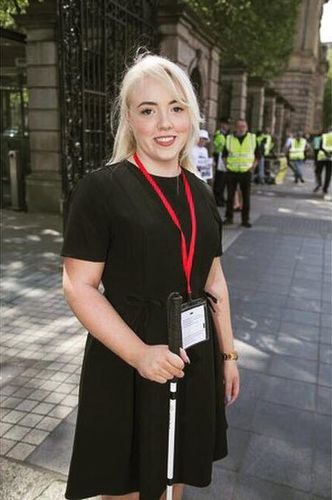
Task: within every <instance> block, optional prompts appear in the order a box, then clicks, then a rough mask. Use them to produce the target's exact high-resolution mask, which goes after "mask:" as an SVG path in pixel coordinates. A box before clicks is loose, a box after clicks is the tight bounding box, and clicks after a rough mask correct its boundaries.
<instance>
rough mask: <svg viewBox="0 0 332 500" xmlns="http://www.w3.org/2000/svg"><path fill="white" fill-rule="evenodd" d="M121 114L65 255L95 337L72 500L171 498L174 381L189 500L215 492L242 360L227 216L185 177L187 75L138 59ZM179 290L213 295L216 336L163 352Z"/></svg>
mask: <svg viewBox="0 0 332 500" xmlns="http://www.w3.org/2000/svg"><path fill="white" fill-rule="evenodd" d="M119 105H120V115H119V126H118V130H117V134H116V138H115V145H114V154H113V158H112V160H111V163H110V164H109V165H108V166H105V167H102V168H100V169H98V170H96V171H94V172H92V173H89V174H88V175H86V176H85V177H84V178H83V179H82V180H80V182H79V183H78V185H77V186H76V188H75V190H74V192H73V196H72V200H71V208H70V213H69V218H68V222H67V228H66V233H65V237H64V244H63V248H62V252H61V255H62V256H63V257H64V271H63V287H64V293H65V297H66V299H67V301H68V303H69V305H70V307H71V309H72V310H73V312H74V314H75V315H76V316H77V318H78V319H79V321H80V322H81V323H82V324H83V325H84V327H85V328H86V329H87V330H88V332H89V333H88V337H87V342H86V349H85V354H84V360H83V366H82V374H81V383H80V394H79V407H78V416H77V424H76V433H75V440H74V448H73V454H72V460H71V465H70V471H69V477H68V484H67V491H66V498H68V499H78V498H88V497H93V496H96V495H101V496H102V498H103V500H110V499H128V500H129V499H131V500H136V499H140V500H158V499H159V498H164V495H165V493H164V492H165V488H166V475H167V472H166V461H167V436H168V381H169V380H171V379H172V378H173V377H174V376H175V377H178V378H179V379H180V382H179V384H178V385H179V388H178V389H179V394H178V413H177V431H176V449H175V474H174V479H175V487H174V497H173V498H174V499H176V500H180V499H181V498H182V491H183V485H184V484H190V485H193V486H198V487H204V486H207V485H208V484H209V483H210V481H211V469H212V463H213V461H214V460H219V459H221V458H223V457H225V456H226V454H227V439H226V429H227V421H226V417H225V406H226V405H228V404H231V403H233V402H234V401H235V400H236V398H237V396H238V392H239V374H238V369H237V366H236V360H235V359H227V360H226V361H224V357H226V356H224V354H223V353H226V354H228V355H229V356H227V357H230V358H236V353H233V351H234V345H233V335H232V328H231V321H230V311H229V301H228V293H227V286H226V283H225V279H224V276H223V273H222V269H221V265H220V255H221V253H222V250H221V221H220V217H219V214H218V211H217V209H216V206H215V204H214V200H213V196H212V195H211V193H210V192H209V190H208V187H207V186H206V185H205V184H204V182H202V181H201V180H200V179H198V178H197V177H196V176H195V175H194V174H193V173H191V172H190V168H191V165H190V160H189V158H190V153H191V150H192V147H193V145H194V144H195V143H196V141H197V138H198V134H199V123H200V115H199V109H198V105H197V100H196V97H195V93H194V91H193V88H192V86H191V83H190V81H189V79H188V77H187V75H186V74H185V73H184V72H183V71H182V70H181V69H180V68H179V67H178V66H176V65H175V64H174V63H172V62H170V61H169V60H167V59H165V58H162V57H159V56H154V55H146V56H145V57H140V58H139V59H138V60H137V61H136V63H135V64H134V65H133V66H132V67H131V68H130V69H129V70H128V71H127V73H126V75H125V77H124V79H123V82H122V88H121V94H120V100H119ZM151 179H152V181H151ZM160 193H162V195H160ZM162 196H164V197H165V198H166V199H167V202H168V203H169V206H168V208H169V210H168V208H166V206H165V204H164V203H163V202H162V199H161V198H162ZM190 200H191V201H190ZM172 210H173V213H174V214H175V217H176V218H177V220H178V222H179V227H177V226H176V224H175V223H174V220H173V219H172V217H171V216H170V211H172ZM193 225H195V227H196V237H194V236H193V233H194V229H193V227H194V226H193ZM180 229H181V231H180ZM194 240H195V241H194ZM183 241H185V245H183ZM193 241H194V243H193ZM181 242H182V243H181ZM185 247H186V248H185ZM189 247H190V249H191V250H192V249H193V250H194V252H193V254H192V255H193V258H192V266H191V270H189V271H188V269H187V268H186V267H185V266H184V262H185V261H184V260H183V259H184V257H183V255H187V256H188V254H187V253H186V249H187V251H189V253H190V251H191V250H189ZM186 262H188V260H187V261H186ZM189 267H190V266H189ZM100 282H102V284H103V286H104V290H105V291H104V293H103V294H102V293H101V292H100V291H99V290H98V287H99V284H100ZM174 291H176V292H179V293H181V294H182V296H183V298H184V301H187V300H188V297H189V295H191V294H192V297H193V298H202V297H205V296H206V295H205V294H206V292H207V293H208V294H210V297H211V296H213V297H214V302H213V309H214V311H212V309H209V312H208V314H209V318H208V323H209V324H210V329H211V331H210V336H209V338H208V340H205V341H204V342H201V343H198V344H196V345H193V346H192V347H190V348H188V349H187V351H185V350H183V349H182V350H181V352H180V355H176V354H173V353H171V352H170V351H169V349H168V346H167V343H168V340H167V339H168V337H167V315H166V304H167V298H168V296H169V294H170V293H171V292H174Z"/></svg>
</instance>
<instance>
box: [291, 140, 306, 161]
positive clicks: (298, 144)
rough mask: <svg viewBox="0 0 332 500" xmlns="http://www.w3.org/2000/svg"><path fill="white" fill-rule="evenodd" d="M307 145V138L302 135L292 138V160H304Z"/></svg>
mask: <svg viewBox="0 0 332 500" xmlns="http://www.w3.org/2000/svg"><path fill="white" fill-rule="evenodd" d="M306 145H307V141H306V139H304V137H301V139H295V138H293V139H291V140H290V149H289V159H290V160H304V152H305V147H306Z"/></svg>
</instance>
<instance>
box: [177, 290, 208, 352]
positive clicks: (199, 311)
mask: <svg viewBox="0 0 332 500" xmlns="http://www.w3.org/2000/svg"><path fill="white" fill-rule="evenodd" d="M208 324H209V323H208V312H207V302H206V300H205V299H194V300H192V301H191V302H186V303H184V304H182V306H181V336H182V347H183V349H187V348H188V347H191V346H193V345H196V344H199V343H200V342H205V341H206V340H208V339H209V329H208Z"/></svg>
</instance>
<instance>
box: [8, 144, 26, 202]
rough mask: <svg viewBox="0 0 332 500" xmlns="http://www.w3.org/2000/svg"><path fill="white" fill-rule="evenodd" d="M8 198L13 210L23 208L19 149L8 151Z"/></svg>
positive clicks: (22, 181)
mask: <svg viewBox="0 0 332 500" xmlns="http://www.w3.org/2000/svg"><path fill="white" fill-rule="evenodd" d="M8 157H9V178H10V199H11V208H12V209H13V210H23V209H24V186H23V183H24V179H23V172H22V165H21V162H20V152H19V151H9V152H8Z"/></svg>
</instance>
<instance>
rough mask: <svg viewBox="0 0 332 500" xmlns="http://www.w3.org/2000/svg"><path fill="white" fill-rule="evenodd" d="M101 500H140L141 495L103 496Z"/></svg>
mask: <svg viewBox="0 0 332 500" xmlns="http://www.w3.org/2000/svg"><path fill="white" fill-rule="evenodd" d="M101 500H139V494H138V493H128V495H103V496H102V497H101Z"/></svg>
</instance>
